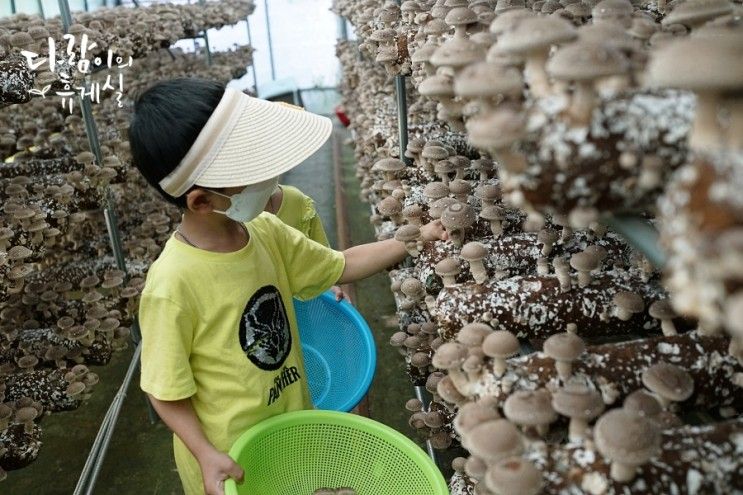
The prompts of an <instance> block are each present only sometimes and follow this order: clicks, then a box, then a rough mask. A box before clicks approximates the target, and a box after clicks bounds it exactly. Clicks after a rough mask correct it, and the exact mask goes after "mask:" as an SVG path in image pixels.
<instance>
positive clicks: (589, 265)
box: [570, 251, 600, 272]
mask: <svg viewBox="0 0 743 495" xmlns="http://www.w3.org/2000/svg"><path fill="white" fill-rule="evenodd" d="M599 264H600V262H599V260H598V258H596V256H594V255H592V254H591V253H587V252H585V251H583V252H582V253H575V254H574V255H573V256H571V257H570V266H572V267H573V268H575V269H576V270H578V271H584V272H590V271H592V270H595V269H596V268H598V267H599Z"/></svg>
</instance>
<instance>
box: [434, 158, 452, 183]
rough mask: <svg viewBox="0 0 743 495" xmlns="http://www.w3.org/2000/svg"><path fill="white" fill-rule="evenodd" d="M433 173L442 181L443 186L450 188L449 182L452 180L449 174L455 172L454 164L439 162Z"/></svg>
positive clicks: (447, 161)
mask: <svg viewBox="0 0 743 495" xmlns="http://www.w3.org/2000/svg"><path fill="white" fill-rule="evenodd" d="M433 171H434V173H435V174H436V175H437V176H438V178H439V179H440V180H441V183H442V184H444V185H445V186H449V181H450V180H451V178H450V177H449V174H450V173H452V172H454V164H453V163H452V162H450V161H449V160H439V161H438V162H436V165H434V167H433Z"/></svg>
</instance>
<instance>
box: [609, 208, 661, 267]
mask: <svg viewBox="0 0 743 495" xmlns="http://www.w3.org/2000/svg"><path fill="white" fill-rule="evenodd" d="M603 222H604V223H605V224H606V226H607V227H609V228H610V229H611V230H613V231H614V232H616V233H617V234H619V235H621V236H622V237H624V238H625V239H627V241H628V242H629V243H630V244H631V245H632V246H633V247H634V248H635V249H637V250H638V251H640V252H641V253H642V254H643V255H644V256H645V257H646V258H647V259H648V261H650V263H652V264H653V266H654V267H656V268H663V267H664V266H665V264H666V254H665V253H664V252H663V251H662V250H661V249H660V248H659V247H658V231H657V230H656V229H655V227H654V226H653V225H652V224H651V223H650V222H648V221H647V220H646V219H644V218H641V217H638V216H635V215H612V216H608V217H606V218H605V219H604V220H603Z"/></svg>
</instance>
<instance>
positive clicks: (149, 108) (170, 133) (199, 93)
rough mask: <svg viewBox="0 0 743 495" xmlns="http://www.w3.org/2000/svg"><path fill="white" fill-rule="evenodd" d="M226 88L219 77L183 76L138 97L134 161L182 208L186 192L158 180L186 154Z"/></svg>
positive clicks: (132, 132) (132, 142)
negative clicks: (168, 189) (176, 194)
mask: <svg viewBox="0 0 743 495" xmlns="http://www.w3.org/2000/svg"><path fill="white" fill-rule="evenodd" d="M224 92H225V85H224V84H222V83H219V82H216V81H209V80H206V79H197V78H180V79H171V80H168V81H162V82H158V83H156V84H154V85H152V86H151V87H149V88H148V89H147V90H146V91H144V92H143V93H142V94H141V95H139V96H138V97H137V98H136V99H135V102H134V115H133V116H132V119H131V122H130V124H129V145H130V147H131V153H132V163H133V165H134V166H135V167H137V169H139V171H140V173H141V174H142V175H143V176H144V178H145V179H147V182H149V183H150V185H151V186H152V187H154V188H155V189H156V190H157V191H158V192H159V193H160V194H161V195H162V196H163V198H165V200H167V201H168V202H170V203H172V204H174V205H176V206H179V207H181V208H185V207H186V198H185V195H182V196H180V197H177V198H174V197H172V196H170V195H169V194H168V193H166V192H165V191H163V190H162V188H161V187H160V186H159V184H158V183H159V182H160V181H161V180H163V179H164V178H165V177H166V176H167V175H168V174H170V173H171V172H172V171H173V170H174V169H175V168H176V167H177V166H178V164H179V163H180V162H181V160H182V159H183V157H184V156H186V153H188V150H189V149H190V148H191V146H192V145H193V143H194V141H196V138H197V137H198V135H199V132H201V130H202V129H203V128H204V125H206V122H207V120H209V117H211V115H212V113H213V112H214V109H215V108H217V105H218V104H219V101H220V100H221V99H222V96H223V95H224Z"/></svg>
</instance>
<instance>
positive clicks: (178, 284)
mask: <svg viewBox="0 0 743 495" xmlns="http://www.w3.org/2000/svg"><path fill="white" fill-rule="evenodd" d="M331 131H332V123H331V122H330V120H329V119H327V118H324V117H320V116H318V115H314V114H312V113H310V112H305V111H302V110H296V109H292V108H287V107H285V106H282V105H278V104H274V103H270V102H266V101H263V100H259V99H256V98H251V97H249V96H247V95H244V94H242V93H240V92H239V91H235V90H232V89H227V90H225V87H224V86H223V85H221V84H218V83H215V82H210V81H204V80H199V79H179V80H174V81H166V82H162V83H158V84H156V85H155V86H153V87H152V88H150V89H149V90H147V91H146V92H145V93H143V94H142V95H141V96H140V97H139V98H138V99H137V101H136V102H135V106H134V116H133V118H132V122H131V125H130V128H129V141H130V144H131V150H132V158H133V163H134V164H135V166H136V167H137V168H138V169H139V171H140V172H141V173H142V175H143V176H144V177H145V178H146V180H147V181H148V182H149V183H150V184H151V185H152V186H153V187H155V188H156V189H157V190H158V191H159V192H160V193H161V194H162V195H163V197H164V198H165V199H166V200H168V201H170V202H171V203H173V204H175V205H178V206H179V207H181V208H182V209H183V211H184V213H183V221H182V223H181V224H180V226H179V227H178V229H177V230H176V232H175V233H174V234H173V236H172V237H171V238H170V239H169V240H168V242H167V243H166V244H165V246H164V248H163V251H162V253H161V254H160V256H159V257H158V259H157V260H156V261H155V262H154V263H153V264H152V266H151V268H150V270H149V272H148V274H147V282H146V285H145V288H144V290H143V292H142V298H141V302H140V309H139V322H140V326H141V330H142V359H141V365H142V376H141V383H140V385H141V388H142V390H144V391H145V392H146V393H147V394H148V396H149V398H150V400H151V401H152V404H153V406H154V408H155V410H156V411H157V412H158V414H159V415H160V417H161V418H162V420H163V421H164V422H165V424H167V425H168V427H169V428H170V429H171V430H173V432H174V436H173V447H174V453H175V459H176V465H177V466H178V471H179V474H180V476H181V480H182V482H183V487H184V490H185V492H186V494H187V495H195V494H203V493H207V494H208V495H217V494H220V495H221V494H222V493H223V486H224V480H225V479H227V478H228V477H232V478H234V479H235V480H237V481H238V482H241V481H242V480H243V475H244V473H243V471H242V469H241V468H240V466H238V465H237V464H236V463H235V462H233V461H232V459H231V458H230V457H229V456H227V454H225V452H226V451H227V450H229V448H230V446H231V445H232V443H233V442H234V440H235V439H236V438H237V437H238V436H239V435H240V434H242V433H243V432H244V431H246V430H247V429H248V428H250V427H251V426H253V425H255V424H256V423H258V422H260V421H261V420H263V419H266V418H268V417H271V416H274V415H277V414H281V413H284V412H287V411H294V410H301V409H309V408H312V402H311V399H310V395H309V390H308V388H307V382H306V378H305V370H304V365H303V361H302V355H301V348H300V345H299V337H298V333H297V325H296V317H295V314H294V308H293V305H292V297H293V296H295V297H298V298H300V299H309V298H312V297H315V296H317V295H319V294H320V293H322V292H323V291H325V290H327V289H328V288H329V287H331V286H332V285H334V284H343V283H349V282H353V281H355V280H359V279H362V278H364V277H367V276H370V275H372V274H374V273H376V272H379V271H381V270H383V269H384V268H386V267H389V266H392V265H394V264H396V263H398V262H400V261H402V260H403V259H404V258H405V256H406V251H405V247H404V245H403V244H402V243H401V242H398V241H396V240H394V239H391V240H386V241H381V242H376V243H371V244H365V245H361V246H356V247H353V248H350V249H348V250H346V251H344V252H342V253H341V252H337V251H333V250H331V249H329V248H326V247H324V246H322V245H320V244H318V243H317V242H314V241H312V240H310V239H308V238H307V237H305V236H304V235H302V234H301V233H300V232H299V231H297V230H295V229H294V228H291V227H289V226H286V225H285V224H284V223H282V222H281V221H280V220H279V219H277V218H276V217H275V216H273V215H270V214H266V213H262V212H263V210H264V209H265V207H266V203H267V202H268V199H269V198H270V196H271V194H272V193H273V192H274V191H275V189H276V186H277V184H278V179H277V178H278V176H279V175H280V174H282V173H284V172H286V171H287V170H289V169H291V168H293V167H294V166H296V165H298V164H299V163H301V162H302V161H303V160H305V159H306V158H308V157H309V156H310V155H312V154H313V153H314V152H315V151H316V150H318V149H319V148H320V147H321V146H322V144H323V143H324V142H325V141H326V140H327V138H328V137H329V135H330V132H331ZM421 232H422V236H423V238H424V239H425V240H435V239H444V238H446V233H445V232H444V230H443V228H442V227H441V224H440V223H439V222H435V223H431V224H428V225H426V226H424V227H423V228H422V229H421ZM329 331H330V330H329Z"/></svg>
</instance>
